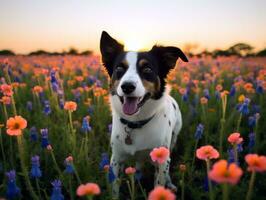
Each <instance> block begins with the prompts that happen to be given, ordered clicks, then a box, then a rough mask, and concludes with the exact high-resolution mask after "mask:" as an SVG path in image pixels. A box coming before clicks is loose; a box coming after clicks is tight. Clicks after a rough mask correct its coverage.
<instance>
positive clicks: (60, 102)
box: [59, 99, 65, 109]
mask: <svg viewBox="0 0 266 200" xmlns="http://www.w3.org/2000/svg"><path fill="white" fill-rule="evenodd" d="M64 104H65V102H64V99H60V100H59V107H60V108H61V109H64Z"/></svg>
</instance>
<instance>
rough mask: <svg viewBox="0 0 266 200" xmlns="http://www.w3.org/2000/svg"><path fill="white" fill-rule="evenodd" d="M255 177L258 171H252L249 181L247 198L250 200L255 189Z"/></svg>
mask: <svg viewBox="0 0 266 200" xmlns="http://www.w3.org/2000/svg"><path fill="white" fill-rule="evenodd" d="M255 177H256V172H255V171H252V174H251V177H250V181H249V186H248V193H247V196H246V200H250V199H251V197H252V191H253V187H254V182H255Z"/></svg>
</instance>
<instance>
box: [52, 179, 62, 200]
mask: <svg viewBox="0 0 266 200" xmlns="http://www.w3.org/2000/svg"><path fill="white" fill-rule="evenodd" d="M51 184H52V185H53V192H52V195H51V200H64V196H63V194H62V189H61V187H62V184H61V181H60V180H54V181H53V182H51Z"/></svg>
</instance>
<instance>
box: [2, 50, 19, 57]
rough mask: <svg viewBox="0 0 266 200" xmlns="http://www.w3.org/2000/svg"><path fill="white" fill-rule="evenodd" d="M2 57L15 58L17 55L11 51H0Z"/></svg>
mask: <svg viewBox="0 0 266 200" xmlns="http://www.w3.org/2000/svg"><path fill="white" fill-rule="evenodd" d="M0 55H1V56H14V55H16V54H15V53H14V52H13V51H11V50H8V49H3V50H0Z"/></svg>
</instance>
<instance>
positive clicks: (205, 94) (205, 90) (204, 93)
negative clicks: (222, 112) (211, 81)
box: [203, 89, 210, 100]
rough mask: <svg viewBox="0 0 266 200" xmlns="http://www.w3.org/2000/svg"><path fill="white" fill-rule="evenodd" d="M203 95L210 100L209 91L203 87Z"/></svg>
mask: <svg viewBox="0 0 266 200" xmlns="http://www.w3.org/2000/svg"><path fill="white" fill-rule="evenodd" d="M203 96H204V97H205V98H207V99H208V100H210V92H209V90H208V89H204V90H203Z"/></svg>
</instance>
